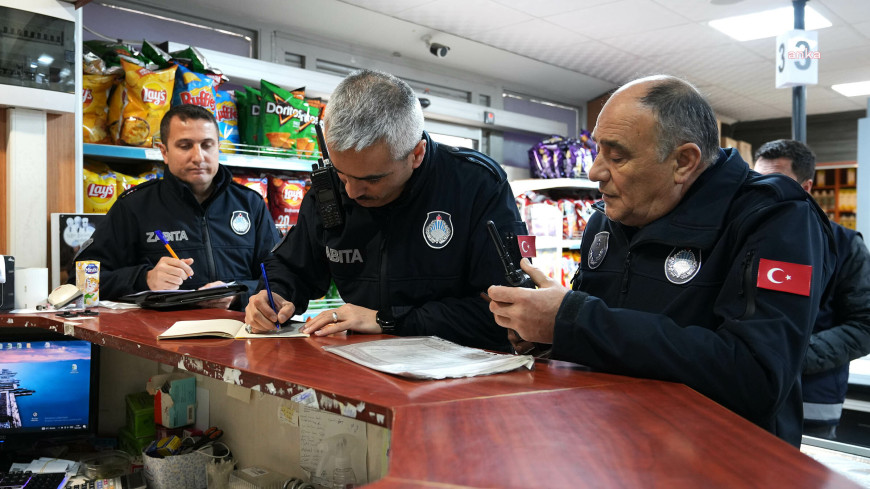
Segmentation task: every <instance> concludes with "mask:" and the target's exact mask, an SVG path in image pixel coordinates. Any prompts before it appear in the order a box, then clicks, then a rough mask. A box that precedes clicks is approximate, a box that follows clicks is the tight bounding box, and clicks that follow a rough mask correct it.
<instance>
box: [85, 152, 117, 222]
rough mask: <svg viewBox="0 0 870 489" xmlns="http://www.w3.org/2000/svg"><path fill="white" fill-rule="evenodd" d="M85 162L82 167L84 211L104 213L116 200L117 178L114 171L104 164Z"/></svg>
mask: <svg viewBox="0 0 870 489" xmlns="http://www.w3.org/2000/svg"><path fill="white" fill-rule="evenodd" d="M85 163H86V164H85V166H84V168H83V169H82V172H83V173H84V202H83V207H84V211H85V212H97V213H101V214H105V213H106V212H109V208H111V207H112V204H114V203H115V201H116V200H118V189H117V178H116V177H115V173H114V172H112V171H111V170H109V168H108V167H107V166H105V165H104V164H99V163H91V162H85Z"/></svg>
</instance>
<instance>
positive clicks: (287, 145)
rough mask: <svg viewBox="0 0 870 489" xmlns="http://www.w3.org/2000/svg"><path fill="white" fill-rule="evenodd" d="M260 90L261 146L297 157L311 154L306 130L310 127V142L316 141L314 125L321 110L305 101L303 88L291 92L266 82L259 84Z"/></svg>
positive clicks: (310, 144) (311, 146) (310, 145)
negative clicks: (285, 151)
mask: <svg viewBox="0 0 870 489" xmlns="http://www.w3.org/2000/svg"><path fill="white" fill-rule="evenodd" d="M260 89H261V92H262V95H263V99H262V102H261V104H260V106H261V119H262V121H263V137H264V139H263V140H262V142H261V146H267V145H268V146H271V147H273V148H282V149H289V150H292V151H293V152H294V153H297V154H300V155H310V154H312V150H313V144H312V143H311V142H310V140H309V139H308V130H309V128H310V131H311V136H312V139H311V140H316V136H315V132H314V126H313V124H315V123H316V122H317V121H318V119H319V117H320V109H316V108H313V107H311V106H310V105H308V104H307V103H306V102H305V96H304V89H296V90H294V91H292V92H291V91H287V90H284V89H283V88H281V87H279V86H277V85H275V84H273V83H269V82H267V81H266V80H262V81H261V85H260ZM300 136H301V137H300ZM266 141H268V144H265V142H266Z"/></svg>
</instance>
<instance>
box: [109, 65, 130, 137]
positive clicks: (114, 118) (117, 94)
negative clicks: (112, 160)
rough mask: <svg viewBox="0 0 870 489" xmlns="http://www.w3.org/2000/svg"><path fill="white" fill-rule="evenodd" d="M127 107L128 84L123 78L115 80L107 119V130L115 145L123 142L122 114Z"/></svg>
mask: <svg viewBox="0 0 870 489" xmlns="http://www.w3.org/2000/svg"><path fill="white" fill-rule="evenodd" d="M125 105H127V84H126V83H124V79H123V78H119V79H116V80H115V88H114V89H113V90H112V95H111V97H110V98H109V116H108V118H107V119H106V130H107V131H108V133H109V138H110V139H111V140H112V143H114V144H120V142H121V114H123V112H124V106H125Z"/></svg>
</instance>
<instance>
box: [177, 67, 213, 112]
mask: <svg viewBox="0 0 870 489" xmlns="http://www.w3.org/2000/svg"><path fill="white" fill-rule="evenodd" d="M181 104H192V105H199V106H200V107H203V108H205V109H208V111H209V112H211V113H212V114H214V113H215V93H214V81H212V79H211V78H209V77H207V76H205V75H202V74H199V73H194V72H192V71H190V70H189V69H187V68H185V67H184V66H182V65H178V71H177V72H176V73H175V92H174V94H173V95H172V105H173V106H175V105H181Z"/></svg>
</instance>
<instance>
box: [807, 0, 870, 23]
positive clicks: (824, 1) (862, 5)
mask: <svg viewBox="0 0 870 489" xmlns="http://www.w3.org/2000/svg"><path fill="white" fill-rule="evenodd" d="M812 4H819V6H820V7H822V8H824V9H827V10H830V11H831V12H833V13H834V14H836V15H837V16H838V17H840V18H841V19H843V20H846V21H849V22H863V21H865V20H866V21H870V8H867V7H868V6H867V1H866V0H814V1H813V2H812ZM822 8H820V9H819V10H820V11H821V10H822Z"/></svg>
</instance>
